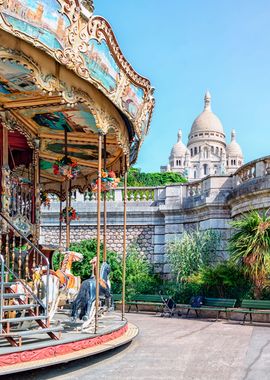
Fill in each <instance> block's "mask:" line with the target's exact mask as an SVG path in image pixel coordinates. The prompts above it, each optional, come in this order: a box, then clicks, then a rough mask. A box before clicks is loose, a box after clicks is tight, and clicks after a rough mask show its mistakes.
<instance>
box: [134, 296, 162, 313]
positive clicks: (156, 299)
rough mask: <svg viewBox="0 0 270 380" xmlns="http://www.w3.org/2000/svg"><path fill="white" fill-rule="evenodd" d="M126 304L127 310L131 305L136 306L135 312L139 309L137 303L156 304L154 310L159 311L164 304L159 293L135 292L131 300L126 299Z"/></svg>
mask: <svg viewBox="0 0 270 380" xmlns="http://www.w3.org/2000/svg"><path fill="white" fill-rule="evenodd" d="M164 298H166V297H164ZM127 304H128V305H129V308H128V312H129V311H130V309H131V307H132V305H134V306H136V310H137V312H138V311H139V305H141V306H142V305H148V306H149V305H150V306H157V310H156V311H159V310H160V308H161V307H162V306H163V305H164V304H163V301H162V298H161V296H160V295H159V294H136V295H135V296H134V297H133V298H132V299H131V300H129V301H127Z"/></svg>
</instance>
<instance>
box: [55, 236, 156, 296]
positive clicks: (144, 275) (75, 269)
mask: <svg viewBox="0 0 270 380" xmlns="http://www.w3.org/2000/svg"><path fill="white" fill-rule="evenodd" d="M70 249H71V250H74V251H76V252H80V253H82V254H83V260H82V261H81V262H75V263H73V265H72V273H73V274H74V275H75V276H80V277H81V279H82V281H83V280H86V279H88V278H89V277H90V276H91V273H92V266H91V264H90V260H91V259H92V258H93V257H94V256H96V252H97V240H96V239H88V240H82V241H80V242H79V243H72V244H71V245H70ZM100 251H101V252H102V251H103V244H101V245H100ZM62 260H63V255H61V254H60V253H59V252H58V253H57V254H55V255H54V258H53V266H54V269H55V270H57V269H58V268H59V266H60V263H61V262H62ZM100 262H102V254H101V257H100ZM107 262H108V263H109V264H110V266H111V273H110V280H111V284H112V293H121V292H122V255H120V254H118V253H117V252H113V251H110V250H108V251H107ZM159 285H160V281H159V279H158V277H157V276H155V275H154V274H153V268H152V266H151V264H150V263H149V262H148V260H147V259H145V258H144V257H142V256H141V255H140V253H139V252H138V248H137V246H136V245H135V244H133V245H131V246H130V247H129V248H128V252H127V257H126V295H127V297H128V298H129V297H131V296H132V295H135V294H137V293H138V294H140V293H152V292H154V291H156V289H157V288H158V286H159Z"/></svg>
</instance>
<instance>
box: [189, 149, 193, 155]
mask: <svg viewBox="0 0 270 380" xmlns="http://www.w3.org/2000/svg"><path fill="white" fill-rule="evenodd" d="M190 154H191V157H193V149H192V148H191V149H190Z"/></svg>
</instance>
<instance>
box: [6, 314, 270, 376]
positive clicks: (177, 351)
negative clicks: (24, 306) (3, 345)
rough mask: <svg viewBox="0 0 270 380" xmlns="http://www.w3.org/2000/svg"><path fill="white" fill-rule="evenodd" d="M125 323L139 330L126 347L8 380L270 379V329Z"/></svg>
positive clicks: (142, 317)
mask: <svg viewBox="0 0 270 380" xmlns="http://www.w3.org/2000/svg"><path fill="white" fill-rule="evenodd" d="M128 319H129V320H130V321H131V322H132V323H134V324H136V325H137V326H139V328H140V334H139V336H138V337H137V338H136V339H135V340H134V341H133V342H132V343H131V344H130V345H128V346H126V347H124V348H119V349H117V350H115V351H112V352H110V353H105V354H101V355H98V356H97V357H95V358H88V359H83V360H80V361H77V362H71V363H67V364H63V365H59V366H56V367H51V368H45V369H42V370H38V371H32V372H31V373H24V374H22V375H21V376H20V375H16V376H15V377H12V376H9V377H8V379H10V380H15V379H16V380H17V379H28V380H35V379H38V380H42V379H54V380H71V379H72V380H77V379H80V380H87V379H110V380H116V379H117V380H118V379H119V380H120V379H121V380H122V379H123V380H125V379H185V380H189V379H190V380H191V379H192V380H197V379H198V380H208V379H209V380H210V379H211V380H215V379H218V380H223V379H224V380H225V379H226V380H227V379H228V380H229V379H230V380H240V379H241V380H244V379H245V380H266V379H270V372H269V367H270V326H269V327H268V326H267V325H256V326H250V325H248V324H247V325H246V326H242V325H240V324H239V323H238V322H237V323H236V322H231V323H228V322H226V321H223V320H222V321H219V322H215V321H214V320H209V319H207V320H197V319H184V318H172V319H169V318H161V317H158V316H156V315H153V314H142V313H139V314H135V313H134V314H133V313H132V314H128Z"/></svg>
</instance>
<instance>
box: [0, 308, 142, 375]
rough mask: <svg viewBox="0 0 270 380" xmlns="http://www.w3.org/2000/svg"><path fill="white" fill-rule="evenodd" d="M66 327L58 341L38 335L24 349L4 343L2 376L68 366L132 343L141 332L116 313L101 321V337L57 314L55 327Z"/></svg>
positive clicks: (0, 365) (1, 342)
mask: <svg viewBox="0 0 270 380" xmlns="http://www.w3.org/2000/svg"><path fill="white" fill-rule="evenodd" d="M58 321H61V324H62V326H63V330H62V336H61V339H60V340H58V341H55V340H51V339H50V338H49V337H48V338H46V337H45V336H44V334H36V335H34V336H31V338H30V337H29V338H25V339H24V342H23V345H22V346H21V347H10V345H9V344H8V343H7V342H5V341H4V340H0V375H7V374H11V373H18V372H23V371H28V370H32V369H37V368H42V367H46V366H51V365H56V364H60V363H67V362H69V361H72V360H76V359H81V358H84V357H87V356H92V355H96V354H99V353H101V352H104V351H108V350H112V349H114V348H116V347H119V346H121V345H124V344H127V343H129V342H130V341H132V340H133V339H134V338H135V337H136V336H137V334H138V328H137V327H136V326H135V325H133V324H131V323H128V322H127V320H124V321H122V320H121V315H120V314H118V313H115V312H112V313H108V314H106V315H105V316H104V317H103V318H101V319H100V320H99V323H98V333H97V334H94V333H92V332H82V331H79V330H80V323H78V324H76V325H74V324H71V323H70V321H69V318H68V314H67V313H65V312H60V313H57V315H56V317H55V323H58Z"/></svg>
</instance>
